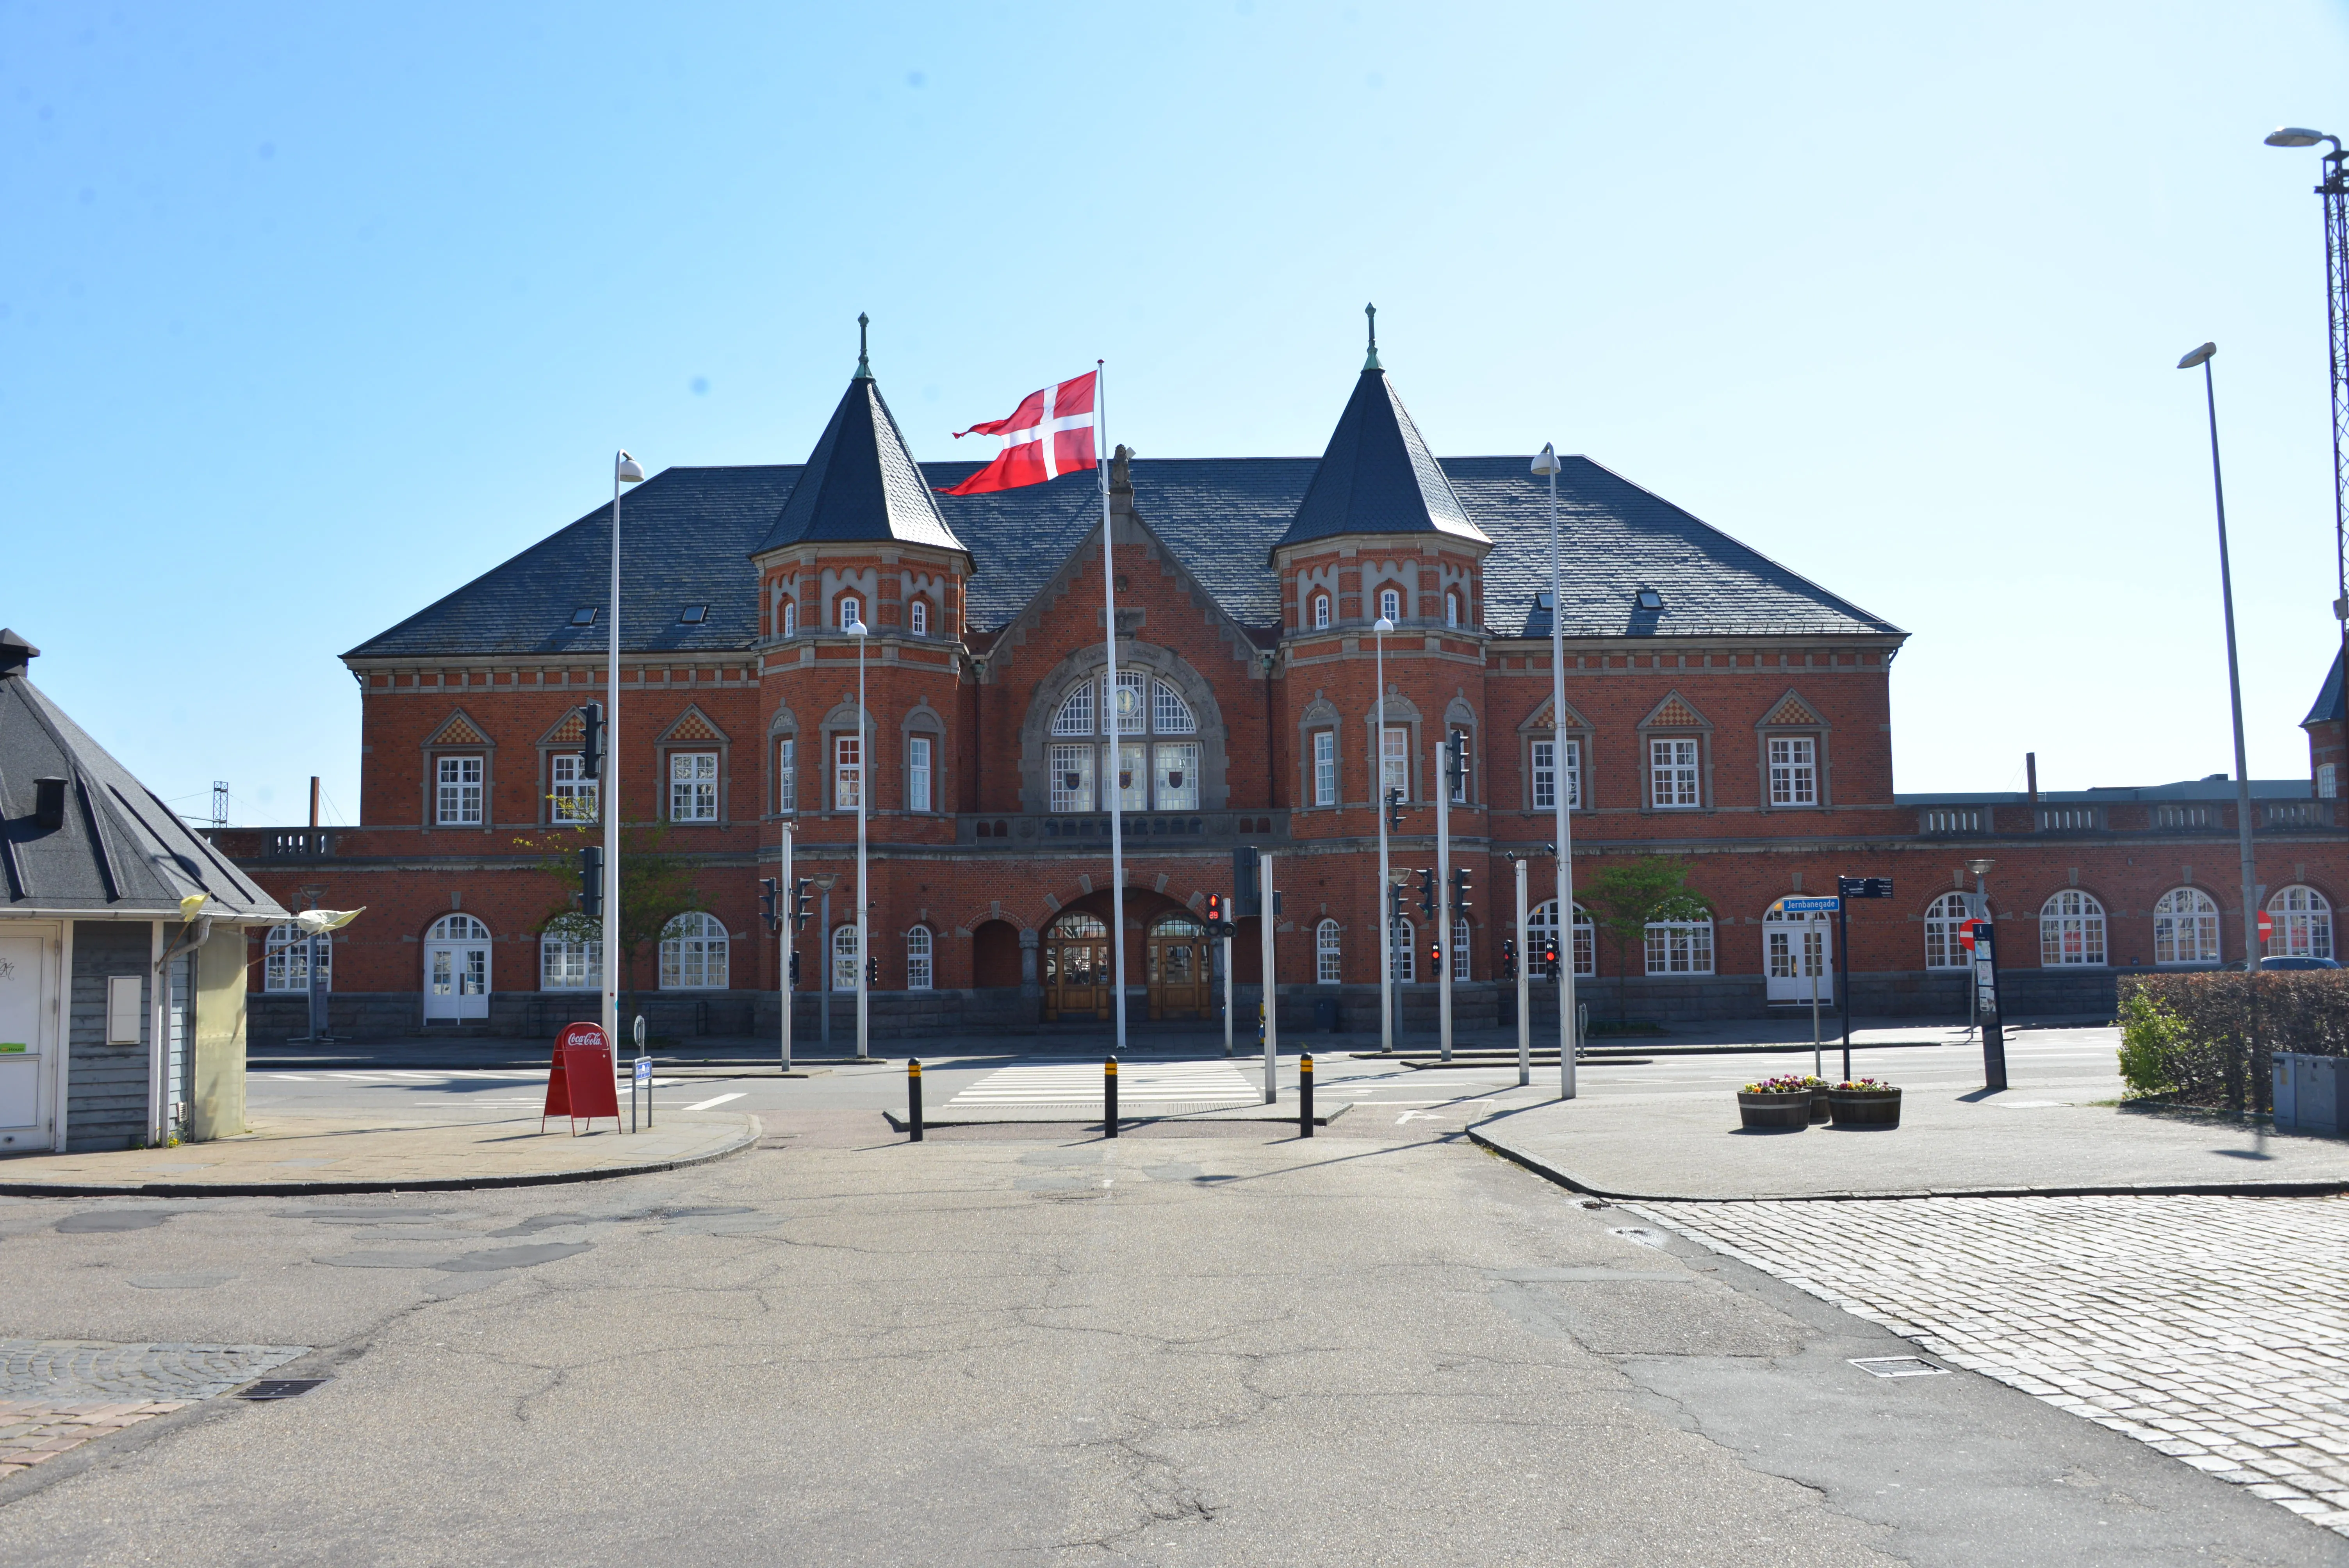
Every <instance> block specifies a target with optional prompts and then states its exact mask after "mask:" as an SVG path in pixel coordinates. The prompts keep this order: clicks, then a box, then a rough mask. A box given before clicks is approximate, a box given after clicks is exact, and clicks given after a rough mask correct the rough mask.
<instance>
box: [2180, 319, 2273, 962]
mask: <svg viewBox="0 0 2349 1568" xmlns="http://www.w3.org/2000/svg"><path fill="white" fill-rule="evenodd" d="M2218 352H2219V346H2218V345H2217V344H2215V343H2206V344H2204V345H2203V346H2201V347H2199V348H2198V349H2195V350H2194V351H2193V352H2192V353H2190V354H2189V355H2187V356H2186V357H2185V358H2183V359H2181V360H2179V361H2178V368H2179V369H2180V370H2191V369H2193V368H2195V367H2196V366H2200V367H2201V370H2202V402H2203V406H2204V407H2206V408H2208V409H2209V415H2210V497H2211V500H2212V502H2213V503H2214V504H2215V505H2216V506H2217V508H2218V512H2219V600H2220V604H2221V605H2222V606H2223V608H2224V609H2225V611H2226V617H2227V700H2228V702H2229V703H2230V705H2231V706H2232V707H2233V710H2234V718H2235V836H2236V839H2237V841H2238V842H2239V844H2240V849H2241V852H2242V862H2243V865H2242V874H2243V967H2244V969H2245V970H2247V971H2248V972H2250V973H2251V974H2254V975H2256V974H2258V973H2259V968H2260V949H2259V930H2260V915H2259V890H2258V887H2257V885H2256V884H2255V883H2254V882H2252V880H2251V769H2250V764H2249V763H2248V762H2247V761H2246V760H2245V759H2244V756H2243V681H2242V676H2241V675H2240V673H2239V672H2238V671H2237V669H2236V665H2235V582H2234V578H2233V576H2232V575H2231V574H2230V572H2229V570H2228V566H2227V490H2226V487H2225V486H2224V485H2223V484H2221V483H2220V479H2219V394H2218V390H2217V388H2216V387H2215V386H2214V384H2213V382H2212V380H2211V376H2210V356H2212V355H2214V354H2216V353H2218Z"/></svg>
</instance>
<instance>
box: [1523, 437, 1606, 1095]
mask: <svg viewBox="0 0 2349 1568" xmlns="http://www.w3.org/2000/svg"><path fill="white" fill-rule="evenodd" d="M1565 466H1566V465H1565V464H1564V463H1562V462H1560V461H1558V457H1557V448H1556V447H1555V446H1553V445H1551V444H1550V443H1548V442H1547V441H1545V442H1544V443H1542V449H1541V452H1540V455H1539V456H1537V457H1536V458H1535V459H1534V474H1535V477H1537V478H1539V479H1547V480H1549V744H1550V753H1549V755H1550V779H1551V780H1552V782H1551V786H1550V793H1551V795H1552V796H1553V797H1555V799H1556V801H1557V933H1558V936H1559V938H1560V940H1559V942H1558V947H1557V972H1558V989H1557V1098H1558V1099H1573V1098H1574V1047H1575V1038H1574V1034H1575V1030H1574V825H1573V823H1572V821H1571V820H1570V819H1569V816H1568V812H1569V810H1570V802H1569V801H1568V798H1567V784H1568V780H1569V779H1572V778H1573V777H1574V775H1573V774H1571V773H1569V772H1568V771H1567V767H1566V603H1565V599H1564V594H1563V583H1562V575H1563V574H1562V573H1561V572H1560V569H1559V566H1558V554H1557V476H1558V471H1559V470H1560V469H1563V468H1564V467H1565ZM1592 955H1593V956H1594V957H1595V956H1597V954H1596V952H1595V951H1594V953H1593V954H1592ZM1618 984H1620V982H1618Z"/></svg>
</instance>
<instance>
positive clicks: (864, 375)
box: [854, 310, 873, 381]
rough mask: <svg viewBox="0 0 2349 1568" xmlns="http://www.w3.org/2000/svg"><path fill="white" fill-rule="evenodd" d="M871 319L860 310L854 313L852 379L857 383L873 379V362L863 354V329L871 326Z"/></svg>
mask: <svg viewBox="0 0 2349 1568" xmlns="http://www.w3.org/2000/svg"><path fill="white" fill-rule="evenodd" d="M872 319H873V318H872V317H870V316H868V315H865V314H864V312H863V311H861V310H860V311H858V312H857V313H856V375H855V376H854V379H855V380H858V381H870V380H872V379H873V361H872V360H871V359H870V358H868V357H866V356H865V352H864V329H865V327H866V326H868V325H871V323H872Z"/></svg>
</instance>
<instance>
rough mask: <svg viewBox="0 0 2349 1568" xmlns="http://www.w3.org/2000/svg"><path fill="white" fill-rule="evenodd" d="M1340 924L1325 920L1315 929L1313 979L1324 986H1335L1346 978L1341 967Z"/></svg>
mask: <svg viewBox="0 0 2349 1568" xmlns="http://www.w3.org/2000/svg"><path fill="white" fill-rule="evenodd" d="M1339 960H1340V952H1339V946H1338V923H1337V922H1336V921H1334V920H1325V921H1323V922H1322V923H1320V924H1319V925H1317V926H1315V927H1314V928H1313V978H1314V981H1315V983H1317V984H1319V985H1336V984H1338V982H1339V981H1340V979H1342V978H1344V973H1343V970H1342V968H1341V966H1340V962H1339Z"/></svg>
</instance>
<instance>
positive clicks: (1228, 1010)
mask: <svg viewBox="0 0 2349 1568" xmlns="http://www.w3.org/2000/svg"><path fill="white" fill-rule="evenodd" d="M1231 1054H1232V939H1231V938H1230V937H1228V936H1226V937H1225V938H1224V1055H1226V1056H1230V1055H1231Z"/></svg>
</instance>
